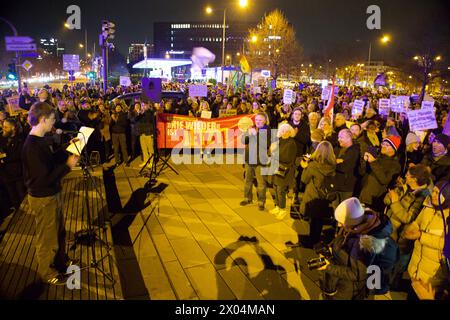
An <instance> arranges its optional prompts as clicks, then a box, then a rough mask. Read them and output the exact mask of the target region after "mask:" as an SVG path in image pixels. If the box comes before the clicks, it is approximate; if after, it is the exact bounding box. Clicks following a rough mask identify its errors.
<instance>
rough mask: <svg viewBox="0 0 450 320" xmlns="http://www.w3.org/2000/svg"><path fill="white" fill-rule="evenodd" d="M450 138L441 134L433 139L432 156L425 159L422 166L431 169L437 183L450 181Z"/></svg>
mask: <svg viewBox="0 0 450 320" xmlns="http://www.w3.org/2000/svg"><path fill="white" fill-rule="evenodd" d="M449 144H450V138H449V137H448V136H446V135H445V134H443V133H441V134H438V135H436V136H435V137H433V138H432V139H431V147H432V150H431V154H429V155H427V156H425V157H424V159H423V160H422V162H421V163H422V164H424V165H427V166H429V167H431V172H432V173H433V176H434V178H435V181H439V180H442V179H447V180H448V179H450V155H449V154H448V146H449Z"/></svg>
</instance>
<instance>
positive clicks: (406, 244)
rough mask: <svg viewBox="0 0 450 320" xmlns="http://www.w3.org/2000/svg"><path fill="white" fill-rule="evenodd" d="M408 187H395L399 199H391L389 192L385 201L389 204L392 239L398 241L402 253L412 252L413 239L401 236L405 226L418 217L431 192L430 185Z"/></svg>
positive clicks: (388, 212)
mask: <svg viewBox="0 0 450 320" xmlns="http://www.w3.org/2000/svg"><path fill="white" fill-rule="evenodd" d="M407 188H408V187H407V186H406V185H405V186H404V187H403V188H396V189H395V191H396V192H397V194H398V195H399V200H398V201H396V202H392V201H391V198H390V197H389V194H386V196H385V197H384V203H385V204H386V206H387V207H386V212H385V214H386V215H387V216H388V217H389V219H391V222H392V228H393V232H392V239H394V241H396V242H397V243H398V245H399V248H400V252H402V253H411V251H412V244H413V242H412V241H411V240H408V239H405V238H403V237H401V236H400V235H401V234H402V231H403V228H404V227H405V225H407V224H410V223H411V222H412V221H414V220H415V219H416V218H417V216H418V215H419V213H420V210H421V209H422V206H423V202H424V201H425V199H426V197H428V196H429V195H430V194H431V190H430V187H429V186H425V187H424V188H421V189H417V190H410V189H407Z"/></svg>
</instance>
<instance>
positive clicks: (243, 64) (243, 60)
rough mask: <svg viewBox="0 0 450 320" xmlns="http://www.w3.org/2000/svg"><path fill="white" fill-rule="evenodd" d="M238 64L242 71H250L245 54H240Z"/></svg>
mask: <svg viewBox="0 0 450 320" xmlns="http://www.w3.org/2000/svg"><path fill="white" fill-rule="evenodd" d="M239 64H240V65H241V70H242V72H243V73H250V71H251V69H250V65H249V64H248V61H247V58H246V57H245V56H242V57H241V59H240V61H239Z"/></svg>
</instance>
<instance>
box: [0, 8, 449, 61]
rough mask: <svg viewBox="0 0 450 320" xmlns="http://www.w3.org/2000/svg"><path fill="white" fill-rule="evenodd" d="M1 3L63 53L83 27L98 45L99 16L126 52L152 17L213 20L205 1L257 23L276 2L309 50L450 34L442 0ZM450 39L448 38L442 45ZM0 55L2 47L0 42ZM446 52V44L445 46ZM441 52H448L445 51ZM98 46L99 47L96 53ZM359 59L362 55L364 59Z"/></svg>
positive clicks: (72, 48) (23, 29)
mask: <svg viewBox="0 0 450 320" xmlns="http://www.w3.org/2000/svg"><path fill="white" fill-rule="evenodd" d="M8 2H9V3H3V4H2V8H1V13H0V15H1V16H3V17H5V18H7V19H9V20H11V22H13V24H15V25H16V27H17V29H18V31H19V34H20V35H29V36H32V37H34V38H35V39H38V38H39V37H45V36H54V37H56V38H58V39H59V41H60V43H64V44H65V45H66V53H72V52H73V53H80V54H82V53H83V52H84V49H79V48H78V47H77V44H78V43H80V42H83V43H84V28H87V30H88V44H89V50H90V51H92V47H93V43H94V41H95V42H96V43H97V44H96V46H97V50H98V33H99V32H100V28H101V20H102V19H109V20H111V21H113V22H115V23H116V40H115V41H114V43H115V44H116V47H117V48H118V50H119V51H120V52H121V53H122V54H124V55H126V54H127V48H128V45H129V44H130V43H132V42H139V43H143V42H144V41H145V40H147V41H148V42H149V43H151V42H152V40H153V25H152V24H153V22H156V21H180V22H183V21H192V20H194V21H197V20H200V21H217V22H219V21H220V20H221V18H222V16H221V14H220V13H217V15H216V16H215V17H209V16H206V14H205V13H204V8H205V6H206V5H207V4H210V5H211V6H213V7H214V6H215V5H216V4H218V5H219V6H225V5H226V6H227V7H228V8H232V9H229V10H232V11H233V12H232V13H230V18H232V19H233V20H249V21H255V22H257V21H260V19H261V17H262V16H263V15H264V13H266V12H269V11H271V10H273V9H275V8H279V9H281V10H282V11H283V12H284V13H285V15H286V16H287V18H288V20H289V21H290V22H291V23H292V24H293V26H294V27H295V29H296V31H297V38H298V40H299V42H300V44H301V45H302V46H303V48H304V51H305V54H306V56H308V57H311V56H316V55H319V56H330V57H331V56H333V55H334V54H336V52H337V51H338V50H339V48H341V49H342V47H346V48H347V49H349V50H350V52H351V53H353V54H354V56H355V57H356V58H358V57H361V58H364V57H366V56H367V49H368V45H369V41H373V42H374V43H375V42H376V40H377V39H378V38H379V37H380V36H381V34H383V33H389V34H392V36H393V42H392V43H391V44H390V45H389V47H388V48H381V46H380V45H379V44H375V45H374V48H373V59H382V58H385V59H389V58H391V57H393V56H394V55H395V54H397V52H399V50H401V49H404V48H406V47H409V46H411V45H413V44H414V43H413V42H414V39H415V38H424V37H427V34H435V35H436V34H437V35H439V36H441V37H444V38H445V39H447V40H450V33H449V13H450V10H449V9H450V7H449V5H448V4H447V3H448V1H445V0H429V1H424V0H421V1H418V0H410V1H406V0H395V1H394V0H370V1H368V0H367V1H366V0H342V1H336V0H308V1H306V0H278V1H277V0H253V1H252V0H249V2H250V7H249V8H248V9H247V10H246V11H241V9H239V8H238V5H237V3H238V1H237V0H223V1H216V0H209V1H208V0H205V1H203V0H166V1H159V0H158V1H152V0H147V1H137V0H127V1H116V0H107V1H106V0H99V1H97V0H95V1H94V0H90V1H84V0H70V1H66V0H62V1H60V0H58V1H56V0H40V1H32V2H31V1H26V2H24V1H11V0H8ZM71 4H77V5H79V6H80V8H81V14H82V18H81V20H82V21H81V24H82V30H81V31H78V30H73V31H71V30H66V29H64V27H63V24H64V22H65V20H66V19H67V16H68V15H67V14H66V8H67V7H68V6H69V5H71ZM371 4H377V5H379V6H380V7H381V14H382V25H381V27H382V29H381V30H380V31H378V30H374V31H371V30H368V29H367V28H366V19H367V17H368V15H367V14H366V9H367V7H368V6H369V5H371ZM5 34H6V35H9V34H10V31H9V29H8V28H7V27H6V26H5V25H4V24H1V23H0V36H1V38H3V36H4V35H5ZM449 42H450V41H447V44H448V43H449ZM1 43H2V47H1V48H0V50H1V51H0V54H3V53H4V46H3V41H2V42H1ZM442 49H443V50H444V49H447V50H448V46H447V48H442ZM444 51H445V50H444ZM97 52H98V51H97ZM361 60H362V59H361Z"/></svg>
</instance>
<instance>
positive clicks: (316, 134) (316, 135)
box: [311, 129, 325, 142]
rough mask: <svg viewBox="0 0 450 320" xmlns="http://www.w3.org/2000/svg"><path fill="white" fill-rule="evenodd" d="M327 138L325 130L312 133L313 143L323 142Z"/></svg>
mask: <svg viewBox="0 0 450 320" xmlns="http://www.w3.org/2000/svg"><path fill="white" fill-rule="evenodd" d="M324 138H325V135H324V133H323V130H321V129H314V130H313V131H312V132H311V141H313V142H321V141H323V139H324Z"/></svg>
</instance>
